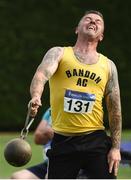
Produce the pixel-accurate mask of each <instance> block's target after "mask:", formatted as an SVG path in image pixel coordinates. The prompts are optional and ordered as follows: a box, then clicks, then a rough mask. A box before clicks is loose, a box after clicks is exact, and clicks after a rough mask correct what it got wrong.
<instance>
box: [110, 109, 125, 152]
mask: <svg viewBox="0 0 131 180" xmlns="http://www.w3.org/2000/svg"><path fill="white" fill-rule="evenodd" d="M109 121H110V123H109V125H110V132H111V139H112V147H113V148H116V149H120V143H121V129H122V123H121V113H120V112H117V113H115V112H114V114H112V115H110V120H109Z"/></svg>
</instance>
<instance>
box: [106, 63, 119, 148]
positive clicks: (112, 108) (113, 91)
mask: <svg viewBox="0 0 131 180" xmlns="http://www.w3.org/2000/svg"><path fill="white" fill-rule="evenodd" d="M110 67H111V71H110V78H109V81H108V83H107V86H106V91H105V98H106V105H107V109H108V116H109V126H110V131H111V138H112V147H113V148H116V149H119V148H120V141H121V126H122V122H121V121H122V116H121V102H120V90H119V83H118V74H117V69H116V66H115V64H114V63H113V62H112V61H110Z"/></svg>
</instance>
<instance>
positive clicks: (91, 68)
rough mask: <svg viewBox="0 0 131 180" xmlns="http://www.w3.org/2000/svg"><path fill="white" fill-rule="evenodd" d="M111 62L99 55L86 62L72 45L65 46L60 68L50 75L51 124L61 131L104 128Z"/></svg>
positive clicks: (80, 131) (74, 131)
mask: <svg viewBox="0 0 131 180" xmlns="http://www.w3.org/2000/svg"><path fill="white" fill-rule="evenodd" d="M108 75H109V62H108V58H107V57H105V56H104V55H102V54H100V55H99V60H98V62H97V63H96V64H91V65H88V64H83V63H81V62H79V61H78V59H77V58H76V57H75V55H74V52H73V49H72V47H65V48H64V54H63V58H62V59H61V61H60V63H59V66H58V69H57V71H56V72H55V74H54V75H53V76H52V77H51V79H50V82H49V84H50V104H51V113H52V114H51V115H52V127H53V129H54V130H55V132H59V133H83V132H89V131H94V130H100V129H104V126H103V108H102V99H103V96H104V91H105V86H106V83H107V81H108Z"/></svg>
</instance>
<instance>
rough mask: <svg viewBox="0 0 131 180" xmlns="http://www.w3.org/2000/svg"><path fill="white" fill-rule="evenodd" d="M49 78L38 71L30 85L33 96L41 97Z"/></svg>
mask: <svg viewBox="0 0 131 180" xmlns="http://www.w3.org/2000/svg"><path fill="white" fill-rule="evenodd" d="M46 82H47V78H46V77H45V76H44V75H43V74H42V73H40V72H36V73H35V75H34V77H33V79H32V82H31V86H30V94H31V97H32V98H33V97H38V98H41V96H42V93H43V90H44V86H45V83H46Z"/></svg>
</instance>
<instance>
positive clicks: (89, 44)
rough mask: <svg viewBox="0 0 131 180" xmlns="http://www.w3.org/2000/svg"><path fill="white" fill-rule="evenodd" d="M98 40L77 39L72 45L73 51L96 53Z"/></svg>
mask: <svg viewBox="0 0 131 180" xmlns="http://www.w3.org/2000/svg"><path fill="white" fill-rule="evenodd" d="M97 45H98V42H96V41H88V40H87V39H85V40H80V39H77V41H76V44H75V46H74V50H75V51H81V53H88V52H89V53H91V52H93V53H96V52H97Z"/></svg>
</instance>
